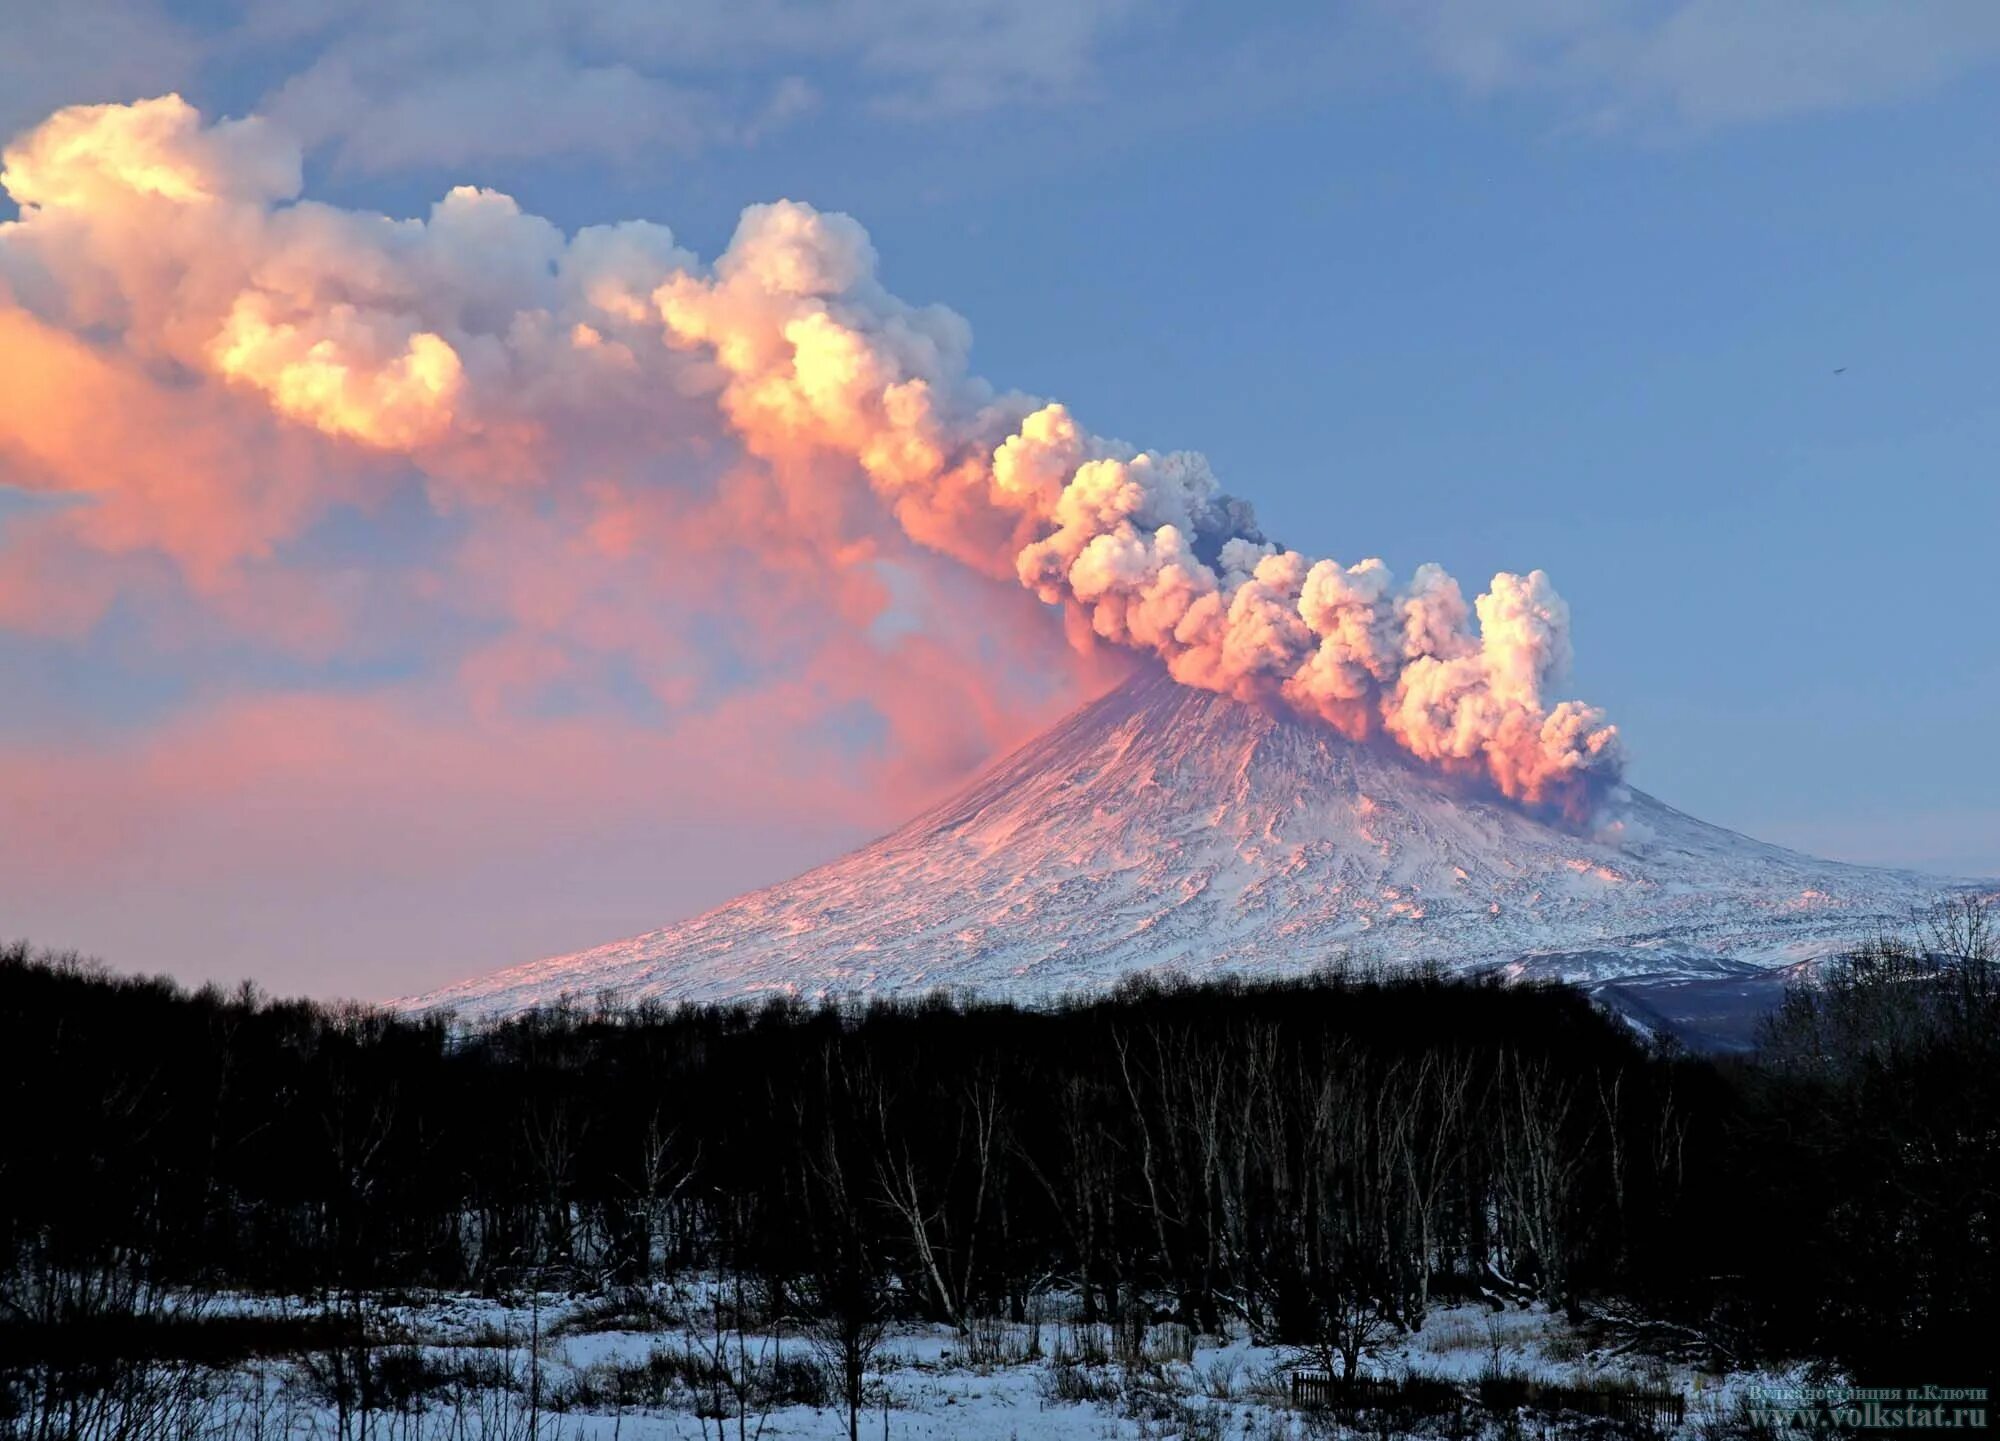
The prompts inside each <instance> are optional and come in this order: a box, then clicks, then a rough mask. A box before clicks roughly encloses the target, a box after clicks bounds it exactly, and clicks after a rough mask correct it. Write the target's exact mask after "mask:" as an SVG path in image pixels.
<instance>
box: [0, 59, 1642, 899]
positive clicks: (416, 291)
mask: <svg viewBox="0 0 2000 1441" xmlns="http://www.w3.org/2000/svg"><path fill="white" fill-rule="evenodd" d="M299 174H300V164H299V150H298V147H297V145H296V144H295V143H294V142H293V141H292V140H291V139H289V138H288V137H287V136H286V135H284V134H283V133H282V132H281V131H280V130H279V129H278V128H277V127H275V126H273V125H271V124H269V123H267V122H265V121H263V120H260V119H256V118H251V119H246V120H241V121H224V122H220V123H209V122H207V121H205V120H204V119H203V118H202V117H201V116H200V115H199V114H197V113H196V112H195V111H194V110H193V109H192V108H191V107H189V106H188V105H186V104H185V103H184V102H182V101H181V100H179V99H178V98H177V97H173V96H168V97H163V98H160V99H156V100H150V101H144V102H140V103H138V104H134V105H129V106H124V105H100V106H85V107H77V108H74V109H71V110H67V111H63V112H60V113H58V114H57V115H55V116H54V117H52V118H50V119H49V120H48V121H47V122H46V123H45V124H43V125H41V126H39V127H37V128H36V129H34V130H33V131H31V132H29V133H27V134H26V135H24V136H22V137H20V138H18V139H17V140H16V141H15V142H14V143H13V144H11V145H9V146H8V147H7V148H6V150H5V156H4V169H0V183H4V185H5V186H6V188H7V189H8V191H9V193H10V194H11V195H12V196H13V197H14V199H15V200H16V201H17V203H18V204H19V205H20V207H21V218H20V219H19V220H18V221H17V222H13V223H10V224H7V225H4V226H0V357H4V358H5V362H6V365H7V379H6V384H5V385H4V386H0V467H3V468H0V479H4V480H5V481H6V482H7V483H10V484H13V485H16V486H21V487H27V488H30V489H34V490H38V491H41V492H44V493H47V494H48V495H50V496H51V497H53V498H55V499H57V500H58V501H60V503H59V504H56V505H55V506H53V508H44V509H42V510H41V511H39V512H38V513H36V514H34V515H33V516H31V517H28V518H25V519H23V518H16V519H15V520H14V521H13V522H12V523H11V524H10V525H9V526H8V529H7V533H6V536H5V539H4V541H3V542H0V544H4V546H5V547H6V550H5V555H6V557H7V559H8V560H9V561H10V564H9V565H8V566H7V567H6V568H5V571H4V574H5V577H6V578H5V580H4V581H0V622H4V623H6V624H7V625H9V626H11V627H14V628H16V629H19V630H28V631H33V632H35V633H37V634H40V635H44V636H53V637H67V638H69V640H70V641H72V642H74V643H76V644H79V645H85V644H89V643H90V642H91V640H92V638H93V637H94V636H95V635H96V633H97V631H98V630H99V628H100V627H101V625H102V623H103V622H104V619H105V617H106V616H108V615H109V614H111V613H112V612H113V611H114V610H115V609H118V608H119V607H120V603H121V602H124V603H125V604H124V605H123V613H124V614H126V615H128V616H131V617H135V618H136V623H137V624H139V625H140V626H141V627H142V630H143V633H144V634H145V636H146V638H147V643H148V644H149V645H150V647H151V648H152V650H153V652H154V654H155V658H156V662H157V663H162V664H166V665H169V666H173V667H175V668H176V670H177V675H178V676H179V678H180V679H181V680H183V681H184V682H185V684H184V686H183V689H184V691H185V692H186V695H185V697H184V699H183V700H182V702H181V709H179V710H178V711H172V710H169V711H168V712H165V713H163V714H160V715H153V716H149V717H139V718H136V719H128V720H126V721H124V722H122V723H120V724H119V725H118V726H115V727H111V728H110V729H109V730H107V731H106V732H105V733H103V734H99V735H94V736H90V737H82V736H69V737H52V736H49V735H45V734H40V733H24V734H21V735H17V736H15V737H14V738H13V739H11V740H9V741H7V742H4V743H0V801H4V803H5V804H6V805H7V806H8V807H9V810H10V813H13V814H17V815H20V816H23V817H26V818H28V819H29V821H30V822H31V824H30V825H29V826H28V827H25V828H24V829H23V830H22V832H21V834H22V835H24V836H27V835H32V836H34V837H35V838H36V839H35V841H34V850H33V854H32V855H28V854H25V853H24V854H21V855H19V856H16V857H14V859H15V860H17V861H18V862H19V867H18V869H17V870H16V871H15V872H13V873H14V874H19V875H22V876H27V877H33V878H35V880H36V882H37V883H38V884H41V885H43V886H45V887H51V886H56V885H58V884H67V885H70V886H72V887H74V886H78V885H81V884H83V883H84V882H85V881H86V880H87V879H91V878H94V879H96V880H99V881H103V880H105V879H106V878H108V877H111V876H114V875H116V874H117V873H118V872H119V870H120V868H121V867H127V866H130V865H133V864H143V865H144V866H145V867H147V868H148V873H149V874H152V875H154V876H156V877H157V876H160V875H171V874H177V873H179V871H180V870H182V869H186V870H187V871H188V872H189V874H190V875H191V876H195V877H196V878H199V879H201V880H202V881H203V882H204V883H205V884H216V883H219V878H220V877H222V876H224V875H236V874H241V875H242V876H243V877H244V878H245V883H246V884H247V883H250V880H251V878H253V877H255V876H256V875H257V874H259V873H260V871H261V870H262V869H263V868H264V867H266V866H270V865H277V866H281V867H282V866H289V867H293V868H298V867H314V866H320V867H326V868H328V869H329V870H331V871H339V870H341V869H343V868H357V867H358V868H360V869H362V870H366V869H368V868H369V867H386V868H387V869H386V870H384V871H383V872H382V873H381V875H402V874H405V873H406V872H407V873H411V874H415V873H420V872H422V871H424V870H425V868H433V869H435V868H439V867H447V866H464V865H471V864H475V863H477V861H478V859H479V858H480V857H481V856H487V855H489V854H498V852H489V850H488V849H487V846H488V845H489V843H490V844H495V845H499V846H500V847H501V850H503V851H504V850H506V848H507V846H508V845H510V844H512V845H514V846H516V848H517V850H518V845H519V841H518V837H519V836H520V835H521V834H523V831H524V828H527V829H532V828H537V827H539V828H542V829H543V830H544V831H546V830H547V829H548V828H551V827H553V828H556V829H563V828H568V827H578V828H583V827H590V826H593V825H594V826H598V827H606V828H610V829H616V828H618V827H619V826H620V825H624V824H631V825H635V826H640V825H643V824H645V823H647V821H648V818H656V817H658V816H659V815H661V814H663V813H672V814H685V815H690V816H693V815H706V816H709V817H712V818H716V819H719V820H723V821H727V822H729V823H731V824H748V823H753V822H754V823H758V824H769V823H774V822H775V821H776V820H777V819H779V818H782V817H791V818H793V819H795V820H796V819H799V818H810V819H811V820H812V821H813V823H815V824H827V825H834V826H852V827H861V826H868V825H880V824H885V823H887V822H888V821H890V820H893V819H894V818H895V817H896V816H898V815H900V814H902V813H904V812H905V811H907V810H908V809H909V808H910V807H911V806H913V805H915V804H916V803H917V801H918V800H919V799H921V798H922V797H923V796H925V795H927V794H929V793H930V792H932V791H933V790H935V788H937V787H938V786H940V785H943V784H945V783H947V782H949V781H950V780H952V779H953V778H955V777H957V776H959V775H961V774H962V773H963V772H964V771H965V770H966V769H967V768H968V767H970V766H972V765H974V764H976V763H977V762H978V761H980V760H982V759H984V758H985V757H987V756H990V755H991V754H992V753H993V752H994V751H995V750H996V749H998V748H1001V747H1003V746H1005V745H1007V744H1009V743H1011V742H1012V741H1014V740H1017V739H1019V738H1020V737H1021V736H1022V735H1024V734H1025V733H1026V732H1027V731H1028V730H1029V729H1030V728H1032V727H1033V726H1034V725H1035V724H1037V723H1039V722H1041V721H1044V720H1046V719H1048V718H1049V717H1050V716H1051V714H1052V713H1053V712H1055V711H1056V710H1058V709H1059V708H1060V707H1061V706H1062V705H1063V704H1065V703H1066V702H1068V701H1070V700H1073V699H1074V698H1075V697H1076V696H1077V695H1078V694H1079V693H1080V692H1081V691H1083V690H1085V689H1087V688H1089V687H1090V686H1091V685H1093V684H1099V683H1103V682H1106V681H1107V680H1108V679H1109V678H1110V677H1111V676H1112V675H1113V674H1114V673H1115V671H1116V669H1117V667H1118V666H1120V665H1121V664H1124V663H1126V662H1124V661H1123V660H1121V659H1120V658H1119V657H1120V656H1122V655H1124V654H1127V653H1132V652H1137V653H1140V654H1145V655H1151V656H1153V657H1156V658H1157V659H1158V660H1160V661H1162V662H1164V663H1165V664H1166V665H1167V666H1168V667H1169V668H1170V669H1171V671H1172V672H1173V674H1174V675H1176V676H1177V677H1178V678H1180V679H1181V680H1182V681H1183V682H1185V683H1187V684H1190V685H1197V686H1202V687H1205V688H1208V689H1213V690H1218V691H1223V692H1227V693H1231V694H1238V695H1243V696H1257V697H1264V698H1269V699H1271V700H1274V701H1283V702H1287V703H1289V704H1291V705H1293V706H1296V707H1297V708H1299V709H1300V710H1302V711H1304V712H1306V713H1308V714H1312V715H1317V716H1320V717H1322V718H1324V719H1326V720H1328V721H1330V722H1332V723H1334V724H1336V725H1339V726H1340V727H1341V728H1342V729H1343V730H1346V731H1347V732H1348V733H1349V734H1353V735H1357V736H1359V735H1381V736H1383V737H1386V738H1387V739H1389V740H1391V741H1393V742H1395V743H1397V744H1400V745H1402V746H1404V747H1405V748H1406V749H1407V750H1409V751H1410V753H1411V754H1412V755H1414V756H1416V757H1418V758H1420V759H1422V760H1425V761H1428V762H1430V763H1433V764H1436V765H1438V766H1441V767H1444V768H1446V769H1451V770H1459V771H1466V772H1470V773H1473V774H1477V775H1479V776H1481V777H1483V778H1485V779H1486V780H1487V781H1489V782H1490V783H1491V784H1493V785H1494V786H1496V787H1497V788H1499V789H1500V790H1502V791H1504V792H1505V793H1507V794H1509V795H1512V796H1515V797H1517V798H1520V799H1522V800H1524V801H1529V802H1534V803H1546V804H1557V805H1563V806H1566V807H1569V808H1572V809H1579V810H1580V809H1583V808H1585V807H1587V805H1588V803H1589V801H1590V800H1591V799H1592V798H1593V797H1594V796H1595V795H1596V794H1598V792H1599V791H1600V790H1601V789H1602V787H1603V786H1605V785H1606V784H1608V783H1610V782H1611V781H1613V780H1615V778H1616V776H1617V771H1618V747H1617V737H1616V732H1615V731H1614V730H1613V729H1612V728H1611V727H1609V726H1607V725H1605V724H1604V723H1603V720H1602V717H1601V716H1599V715H1598V713H1597V712H1595V711H1594V710H1592V709H1591V708H1589V707H1587V706H1583V705H1580V704H1579V703H1576V702H1572V701H1561V702H1552V701H1551V700H1549V699H1548V698H1547V697H1548V692H1549V691H1550V689H1551V688H1552V687H1553V686H1554V685H1556V684H1557V683H1559V682H1560V680H1561V678H1562V675H1563V672H1564V670H1565V667H1566V665H1567V663H1568V659H1569V644H1568V639H1567V623H1568V613H1567V609H1566V607H1565V606H1564V604H1563V602H1562V600H1561V598H1560V597H1559V596H1557V595H1556V593H1555V591H1554V589H1553V587H1552V586H1550V584H1549V583H1548V579H1547V577H1546V576H1544V575H1542V574H1541V573H1540V572H1535V573H1533V574H1531V575H1528V576H1525V577H1521V576H1513V575H1501V576H1498V577H1496V578H1495V580H1494V582H1493V584H1492V586H1491V588H1490V589H1489V590H1488V591H1487V592H1486V593H1485V594H1483V595H1480V596H1478V597H1477V598H1476V599H1475V600H1474V601H1472V602H1470V603H1468V602H1467V601H1466V600H1465V599H1464V598H1463V595H1462V593H1461V592H1460V590H1459V588H1458V586H1457V585H1456V583H1455V582H1453V581H1452V580H1451V578H1450V577H1448V576H1446V575H1444V574H1443V572H1441V571H1439V570H1437V569H1436V568H1435V567H1428V566H1427V567H1420V568H1419V569H1418V570H1417V571H1416V572H1415V574H1414V576H1413V577H1412V578H1411V579H1410V580H1409V581H1408V582H1407V583H1403V584H1398V583H1396V582H1395V581H1394V580H1393V578H1392V577H1391V576H1390V575H1389V573H1388V571H1387V569H1386V568H1385V567H1383V566H1382V564H1381V563H1380V562H1379V561H1372V560H1371V561H1364V562H1362V563H1361V564H1359V565H1355V566H1347V567H1343V566H1341V565H1339V564H1337V563H1335V562H1333V561H1330V560H1313V559H1310V558H1308V557H1306V556H1304V555H1301V554H1299V553H1297V552H1294V551H1290V550H1286V549H1283V548H1281V547H1279V546H1277V545H1275V544H1273V543H1271V542H1269V541H1267V540H1266V539H1265V538H1264V537H1263V536H1262V535H1261V534H1260V533H1259V532H1258V530H1257V528H1256V525H1255V521H1254V518H1253V516H1252V514H1251V510H1250V507H1249V506H1248V505H1247V504H1246V503H1245V502H1244V501H1242V500H1240V499H1238V498H1236V497H1234V496H1231V495H1230V494H1228V493H1227V492H1226V491H1224V490H1223V489H1222V488H1221V486H1220V485H1219V484H1218V482H1217V481H1216V479H1215V477H1214V476H1213V474H1212V473H1211V472H1210V470H1209V468H1208V466H1207V463H1206V462H1205V461H1204V460H1203V459H1202V458H1201V457H1200V456H1197V455H1191V454H1153V453H1148V452H1140V451H1135V450H1133V449H1132V448H1131V447H1128V446H1124V445H1122V444H1119V443H1117V442H1114V441H1110V440H1107V439H1105V438H1103V437H1099V436H1096V435H1093V434H1092V433H1090V432H1089V431H1088V430H1086V429H1085V428H1084V427H1083V426H1082V425H1081V424H1080V423H1079V422H1078V421H1077V420H1076V419H1075V418H1074V417H1073V416H1072V415H1071V414H1070V412H1069V411H1067V410H1066V409H1065V408H1064V407H1062V406H1060V405H1056V404H1048V403H1044V402H1041V401H1039V400H1035V399H1032V398H1029V397H1025V396H1021V395H1018V394H1013V393H1005V392H1000V391H996V390H995V389H994V388H992V387H991V386H989V385H987V384H986V383H985V382H983V381H982V380H980V379H979V378H978V377H977V376H976V375H975V374H974V373H973V372H972V371H971V368H970V363H969V359H970V357H969V351H970V345H971V336H970V332H969V329H968V327H967V326H966V324H965V322H964V321H963V320H962V319H960V318H959V317H958V316H956V315H955V314H953V313H951V312H950V311H947V310H944V309H942V308H940V307H915V306H911V305H907V304H905V303H903V302H901V301H900V300H898V299H896V297H894V296H893V295H892V294H890V293H889V292H888V291H887V290H886V289H885V288H884V287H883V286H882V284H881V282H880V280H879V279H878V277H877V274H876V261H875V255H874V251H873V248H872V246H871V244H870V242H869V240H868V237H867V235H866V234H865V232H863V230H862V229H861V227H860V226H859V225H858V224H857V223H856V222H854V221H853V220H851V219H849V218H847V217H845V216H840V215H829V214H822V213H820V212H817V211H814V210H812V209H810V208H809V207H806V206H803V205H798V204H795V203H791V202H780V203H777V204H772V205H760V206H753V207H751V209H749V210H748V211H746V212H745V214H744V217H743V220H742V224H741V225H740V227H739V229H738V231H737V233H736V236H735V238H734V240H733V241H732V242H731V244H730V246H729V247H728V249H727V250H726V251H725V252H724V254H723V255H722V256H721V257H720V258H718V259H717V260H716V262H715V263H714V264H713V265H712V266H703V265H701V264H700V263H699V262H697V261H696V260H695V258H694V257H693V256H691V255H689V254H688V253H687V252H686V251H684V250H682V249H681V248H680V247H679V246H678V245H677V243H676V242H675V240H674V238H673V236H672V234H671V232H669V231H668V230H667V229H666V228H665V227H663V226H659V225H656V224H651V223H648V222H629V223H626V224H621V225H615V226H600V227H590V228H586V229H583V230H580V231H577V232H575V233H573V234H566V233H564V232H562V231H561V230H559V229H558V228H557V227H555V226H553V225H551V224H550V223H548V222H547V221H545V220H542V219H540V218H539V217H536V216H532V215H528V214H526V213H524V212H523V211H522V210H521V209H520V208H519V206H517V205H516V204H515V203H514V201H512V200H511V199H509V198H508V197H506V196H504V195H499V194H496V193H494V192H490V191H482V190H475V189H469V188H461V189H457V190H453V191H451V192H450V193H449V194H448V195H447V196H446V197H445V198H444V199H443V200H442V201H440V202H439V203H438V204H437V205H436V206H434V207H432V209H431V211H430V213H429V214H428V215H427V216H425V217H424V218H423V219H420V220H393V219H390V218H387V217H384V216H379V215H372V214H366V213H361V212H354V211H346V210H339V209H335V208H332V207H329V206H325V205H321V204H318V203H316V202H313V201H310V200H300V199H298V198H297V195H298V191H299ZM357 534H358V535H359V536H360V537H362V538H360V539H357V538H356V537H357ZM1064 635H1066V636H1067V638H1068V640H1069V645H1068V646H1064V645H1063V644H1061V641H1060V637H1062V636H1064ZM232 649H233V650H234V651H240V652H242V653H244V654H248V655H250V656H252V657H257V658H260V659H258V660H256V662H255V663H254V664H253V663H249V662H242V663H234V662H232V661H230V659H229V656H230V654H231V652H232ZM509 836H513V837H516V838H517V839H516V840H515V841H513V842H509V841H508V840H506V839H505V838H506V837H509ZM385 838H386V839H385ZM15 844H16V845H17V846H24V845H26V844H27V843H26V842H21V841H17V842H15ZM509 853H510V854H512V853H515V852H509ZM0 859H4V858H0ZM380 878H381V876H378V877H377V879H380Z"/></svg>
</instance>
